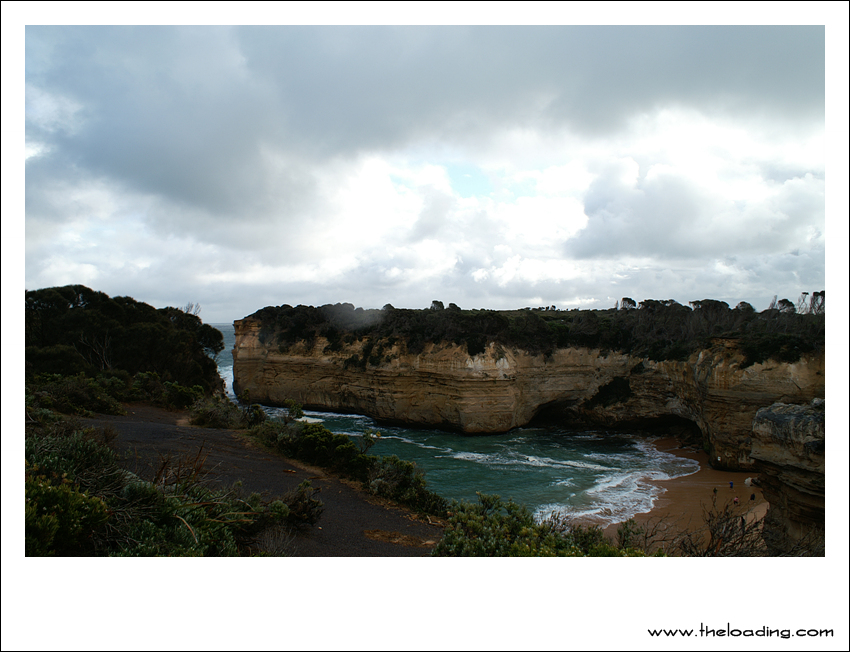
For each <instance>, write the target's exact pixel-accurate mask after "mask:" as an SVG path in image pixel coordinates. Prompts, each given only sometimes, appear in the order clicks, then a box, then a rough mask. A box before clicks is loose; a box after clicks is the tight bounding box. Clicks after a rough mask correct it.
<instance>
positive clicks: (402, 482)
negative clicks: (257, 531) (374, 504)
mask: <svg viewBox="0 0 850 652" xmlns="http://www.w3.org/2000/svg"><path fill="white" fill-rule="evenodd" d="M293 413H294V414H301V411H300V407H298V406H297V405H293V406H292V407H290V414H293ZM250 435H251V436H252V437H254V438H256V439H257V440H259V441H260V442H262V443H263V444H265V445H266V446H270V447H272V448H274V449H275V450H277V451H279V452H280V453H281V454H282V455H285V456H286V457H290V458H293V459H297V460H301V461H302V462H306V463H308V464H314V465H316V466H321V467H323V468H327V469H331V470H333V471H336V472H337V473H341V474H343V475H346V476H348V477H351V478H353V479H355V480H358V481H360V482H362V483H363V486H364V488H365V489H366V490H367V491H369V492H370V493H372V494H375V495H378V496H382V497H385V498H389V499H390V500H393V501H395V502H398V503H401V504H403V505H407V506H408V507H411V508H413V509H416V510H418V511H421V512H424V513H428V514H435V515H442V514H444V513H445V510H446V505H447V503H446V500H445V499H444V498H442V497H441V496H439V495H437V494H435V493H434V492H432V491H430V490H428V489H427V487H426V482H425V477H424V475H423V474H422V472H421V471H420V470H419V469H418V468H417V467H416V464H415V463H413V462H407V461H404V460H400V459H399V458H398V457H396V456H395V455H391V456H386V457H376V456H374V455H369V454H367V453H368V451H369V449H370V448H371V447H372V446H373V445H374V443H375V441H376V439H377V438H378V437H380V433H372V432H371V431H370V432H367V433H365V434H364V436H363V437H362V438H361V439H360V442H359V445H358V444H355V442H354V441H352V439H351V438H350V437H348V436H347V435H343V434H339V433H333V432H331V431H330V430H328V429H327V428H325V427H324V426H322V425H321V424H318V423H303V422H299V421H294V420H293V418H292V417H289V418H287V419H284V420H270V421H266V422H265V423H262V424H260V425H258V426H255V427H254V428H252V429H251V431H250Z"/></svg>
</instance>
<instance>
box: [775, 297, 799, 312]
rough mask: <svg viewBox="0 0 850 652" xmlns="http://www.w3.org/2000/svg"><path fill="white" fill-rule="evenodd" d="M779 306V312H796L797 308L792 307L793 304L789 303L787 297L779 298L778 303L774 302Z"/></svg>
mask: <svg viewBox="0 0 850 652" xmlns="http://www.w3.org/2000/svg"><path fill="white" fill-rule="evenodd" d="M776 305H777V307H778V308H779V312H784V313H794V312H797V309H796V308H795V307H794V304H793V303H791V302H790V301H789V300H788V299H780V300H779V303H778V304H776Z"/></svg>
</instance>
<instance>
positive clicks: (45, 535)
mask: <svg viewBox="0 0 850 652" xmlns="http://www.w3.org/2000/svg"><path fill="white" fill-rule="evenodd" d="M24 494H25V499H26V507H25V517H24V522H25V533H26V544H25V549H26V554H27V556H28V557H29V556H42V557H43V556H55V555H61V556H67V555H81V554H87V553H90V552H91V551H92V550H93V544H92V539H93V538H94V535H95V533H96V531H97V530H98V529H100V528H101V527H102V526H103V525H104V524H105V523H106V521H107V520H108V518H109V509H108V508H107V506H106V503H104V502H103V500H101V499H100V498H98V497H97V496H89V495H87V494H86V493H81V492H80V491H79V490H78V488H77V487H75V486H74V484H73V483H72V482H71V481H70V480H68V479H67V478H66V477H64V476H62V477H60V476H57V475H56V474H52V475H51V476H50V477H48V476H47V475H45V474H44V473H41V472H40V469H39V467H38V466H36V465H31V464H30V463H29V462H26V465H25V481H24Z"/></svg>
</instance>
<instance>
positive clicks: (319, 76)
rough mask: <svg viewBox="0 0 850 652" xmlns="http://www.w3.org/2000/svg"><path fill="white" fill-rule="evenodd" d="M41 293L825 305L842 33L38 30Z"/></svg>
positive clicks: (472, 304)
mask: <svg viewBox="0 0 850 652" xmlns="http://www.w3.org/2000/svg"><path fill="white" fill-rule="evenodd" d="M25 64H26V72H25V98H24V99H25V116H24V119H25V133H24V136H25V157H26V159H25V160H26V163H25V216H26V217H25V286H26V288H27V289H37V288H42V287H49V286H55V285H65V284H72V283H81V284H83V285H87V286H89V287H91V288H93V289H96V290H100V291H103V292H106V293H107V294H109V295H111V296H115V295H125V296H132V297H134V298H136V299H138V300H141V301H146V302H147V303H150V304H152V305H155V306H157V307H163V306H166V305H176V306H183V305H185V304H186V303H188V302H193V303H199V304H200V305H201V309H202V311H201V317H202V318H203V319H204V320H205V321H208V322H213V323H215V322H227V321H232V320H233V319H239V318H241V317H244V316H246V315H248V314H250V313H252V312H254V311H256V310H258V309H259V308H262V307H264V306H267V305H282V304H285V303H288V304H291V305H297V304H299V303H303V304H310V305H321V304H325V303H336V302H351V303H353V304H355V305H358V306H363V307H366V308H376V307H381V306H383V305H384V304H386V303H391V304H392V305H394V306H396V307H406V308H424V307H428V306H429V305H430V304H431V301H432V300H435V299H436V300H440V301H443V302H444V303H445V304H446V305H448V303H449V302H454V303H456V304H457V305H459V306H460V307H462V308H493V309H510V308H521V307H525V306H541V305H546V306H549V305H556V306H557V307H559V308H611V307H613V306H614V305H615V304H616V302H617V301H618V300H619V299H621V298H623V297H630V298H633V299H635V300H636V301H638V302H640V301H642V300H644V299H650V298H652V299H675V300H677V301H679V302H681V303H683V304H687V302H688V301H692V300H699V299H705V298H712V299H718V300H724V301H727V302H728V303H729V304H730V305H732V306H734V305H736V304H737V303H738V302H739V301H748V302H750V303H752V304H753V305H754V306H755V307H756V308H757V309H759V310H761V309H764V308H766V307H767V306H768V304H769V302H770V300H771V299H772V298H773V297H774V295H779V298H789V299H791V300H792V301H795V302H796V300H797V298H798V297H799V296H800V293H801V292H804V291H806V292H810V293H811V292H814V291H818V290H822V289H825V275H826V267H825V243H826V209H825V168H826V151H825V150H826V149H828V147H829V146H830V142H829V140H828V139H827V136H826V131H825V86H826V85H825V29H824V26H823V25H814V26H783V25H777V26H713V27H707V26H692V27H678V26H514V25H497V26H466V27H463V26H460V27H458V26H431V27H423V26H406V27H393V26H336V27H330V26H308V27H304V26H277V27H268V26H255V27H227V26H200V27H173V26H145V27H137V26H117V27H116V26H28V27H27V28H26V43H25Z"/></svg>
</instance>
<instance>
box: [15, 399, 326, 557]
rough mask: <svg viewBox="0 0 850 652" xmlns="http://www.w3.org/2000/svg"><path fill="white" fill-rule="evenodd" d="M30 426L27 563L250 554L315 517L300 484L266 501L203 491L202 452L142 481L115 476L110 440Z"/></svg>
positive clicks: (44, 421)
mask: <svg viewBox="0 0 850 652" xmlns="http://www.w3.org/2000/svg"><path fill="white" fill-rule="evenodd" d="M38 416H39V417H42V418H39V419H35V418H33V420H32V421H31V422H30V424H29V427H28V431H27V438H26V442H25V453H26V542H27V544H26V545H27V554H28V555H37V556H43V555H120V556H150V555H167V556H175V555H181V556H200V555H204V556H210V555H212V556H220V555H237V554H250V553H252V552H256V551H257V549H258V545H259V544H258V541H259V540H260V538H261V537H262V535H263V534H264V533H267V532H274V533H276V535H275V536H276V538H277V539H280V536H281V533H282V532H284V531H285V529H286V528H291V527H297V526H299V525H302V524H312V523H315V521H316V519H317V518H318V517H319V515H320V514H321V508H322V505H321V502H320V501H318V500H317V499H316V498H315V496H314V493H315V492H314V491H313V490H312V489H311V488H310V487H309V484H307V485H302V486H300V487H298V488H297V489H296V490H294V491H292V492H290V493H289V494H287V495H286V496H282V497H281V498H279V499H276V500H272V501H263V500H262V499H261V498H260V496H259V495H257V494H252V495H251V496H249V497H248V498H242V497H241V496H240V495H239V492H238V490H237V488H232V489H215V488H212V487H211V486H209V485H208V484H207V482H206V469H205V461H206V457H205V456H204V455H203V453H202V451H198V453H197V454H195V455H194V456H187V457H183V458H179V459H177V460H171V459H163V460H162V461H161V464H160V467H159V469H158V470H157V472H156V474H155V476H154V478H153V480H152V481H145V480H142V479H141V478H139V477H138V476H136V475H134V474H132V473H129V472H128V471H125V470H124V469H122V468H121V467H120V466H119V464H118V461H117V459H116V457H115V454H114V452H113V451H112V450H111V449H110V448H109V447H108V446H107V445H106V443H105V442H108V441H109V440H110V439H111V433H109V432H104V431H102V430H101V429H95V428H81V427H79V424H76V423H74V422H73V421H70V422H69V421H63V420H55V419H48V418H44V417H45V415H44V414H43V413H39V414H38Z"/></svg>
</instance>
